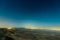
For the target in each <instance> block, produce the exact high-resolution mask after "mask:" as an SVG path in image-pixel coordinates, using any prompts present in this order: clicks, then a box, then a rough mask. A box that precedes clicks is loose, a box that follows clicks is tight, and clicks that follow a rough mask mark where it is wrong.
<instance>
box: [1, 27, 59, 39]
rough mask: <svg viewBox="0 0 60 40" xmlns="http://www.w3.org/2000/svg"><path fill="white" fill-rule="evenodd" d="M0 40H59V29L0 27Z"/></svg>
mask: <svg viewBox="0 0 60 40" xmlns="http://www.w3.org/2000/svg"><path fill="white" fill-rule="evenodd" d="M0 40H60V31H51V30H38V29H25V28H15V29H7V28H0Z"/></svg>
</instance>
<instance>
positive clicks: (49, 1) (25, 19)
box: [0, 0, 60, 27]
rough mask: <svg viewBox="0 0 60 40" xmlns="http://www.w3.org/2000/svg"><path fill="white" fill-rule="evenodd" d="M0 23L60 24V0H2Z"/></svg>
mask: <svg viewBox="0 0 60 40" xmlns="http://www.w3.org/2000/svg"><path fill="white" fill-rule="evenodd" d="M0 25H3V26H6V25H10V26H11V25H13V26H15V27H22V26H27V25H34V26H36V27H40V26H43V27H59V26H60V0H0Z"/></svg>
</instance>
